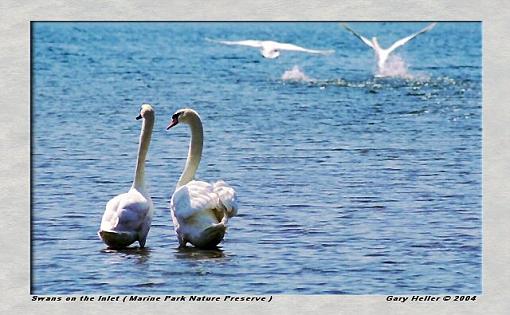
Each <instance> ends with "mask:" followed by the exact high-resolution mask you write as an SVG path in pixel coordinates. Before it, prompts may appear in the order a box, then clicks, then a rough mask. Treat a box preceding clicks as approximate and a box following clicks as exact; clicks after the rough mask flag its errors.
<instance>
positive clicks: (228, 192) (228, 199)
mask: <svg viewBox="0 0 510 315" xmlns="http://www.w3.org/2000/svg"><path fill="white" fill-rule="evenodd" d="M213 190H214V192H215V193H216V194H217V195H218V198H219V201H220V202H221V204H222V205H223V207H224V208H225V211H226V213H227V216H228V217H229V218H231V217H233V216H235V215H237V209H238V205H237V194H236V191H235V190H234V188H232V187H230V186H229V185H228V184H227V183H225V182H224V181H222V180H220V181H217V182H216V183H214V185H213Z"/></svg>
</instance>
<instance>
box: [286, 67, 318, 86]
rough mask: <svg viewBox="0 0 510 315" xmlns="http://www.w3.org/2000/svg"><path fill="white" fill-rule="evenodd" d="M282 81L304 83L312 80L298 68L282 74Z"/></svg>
mask: <svg viewBox="0 0 510 315" xmlns="http://www.w3.org/2000/svg"><path fill="white" fill-rule="evenodd" d="M282 80H283V81H295V82H298V81H304V82H310V81H312V79H311V78H310V77H309V76H307V75H306V74H305V73H304V72H303V71H302V70H301V69H300V68H299V67H298V66H294V67H292V69H291V70H287V71H285V72H284V73H283V74H282Z"/></svg>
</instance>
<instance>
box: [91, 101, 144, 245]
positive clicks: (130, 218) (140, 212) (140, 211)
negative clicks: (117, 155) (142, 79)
mask: <svg viewBox="0 0 510 315" xmlns="http://www.w3.org/2000/svg"><path fill="white" fill-rule="evenodd" d="M141 118H143V124H142V131H141V134H140V144H139V147H138V158H137V161H136V170H135V179H134V181H133V185H132V186H131V189H130V190H129V191H128V192H127V193H125V194H120V195H118V196H116V197H114V198H113V199H111V200H110V201H108V203H107V204H106V210H105V212H104V214H103V219H102V220H101V228H100V229H99V231H98V234H99V237H100V238H101V239H102V240H103V242H104V243H105V244H106V245H108V247H110V248H114V249H117V248H123V247H126V246H129V245H131V244H132V243H134V242H135V241H138V243H139V244H140V247H144V246H145V241H146V239H147V233H149V229H150V227H151V221H152V214H153V212H154V206H153V204H152V200H151V198H150V196H149V195H148V194H147V191H146V189H145V184H144V173H145V157H146V156H147V151H148V149H149V143H150V141H151V134H152V128H153V126H154V110H153V109H152V107H151V106H150V105H148V104H143V105H142V108H141V110H140V115H138V117H136V119H137V120H139V119H141Z"/></svg>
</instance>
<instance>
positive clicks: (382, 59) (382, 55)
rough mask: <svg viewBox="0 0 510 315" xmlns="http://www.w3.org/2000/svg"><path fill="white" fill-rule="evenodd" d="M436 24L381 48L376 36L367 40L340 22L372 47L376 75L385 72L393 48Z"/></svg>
mask: <svg viewBox="0 0 510 315" xmlns="http://www.w3.org/2000/svg"><path fill="white" fill-rule="evenodd" d="M436 24H437V23H435V22H434V23H431V24H429V25H428V26H427V27H425V28H423V29H421V30H420V31H418V32H416V33H414V34H411V35H409V36H407V37H404V38H402V39H399V40H397V41H396V42H394V43H393V45H391V46H390V47H389V48H382V47H381V46H379V42H378V41H377V38H376V37H372V39H371V40H369V39H367V38H366V37H363V36H361V35H360V34H358V33H357V32H355V31H354V30H353V29H352V28H350V27H349V26H347V24H345V23H342V26H343V27H345V29H346V30H348V31H349V32H351V33H352V34H353V35H354V36H356V37H357V38H359V39H360V40H361V41H362V42H363V43H365V44H366V45H367V46H369V47H370V48H372V49H373V50H374V53H375V57H376V59H377V75H378V76H384V73H385V71H384V69H385V68H384V66H385V64H386V61H388V57H389V56H390V54H391V53H392V52H393V51H394V50H395V49H397V48H399V47H401V46H403V45H405V44H406V43H407V42H409V41H410V40H411V39H413V38H415V37H416V36H418V35H420V34H423V33H425V32H428V31H430V30H431V29H432V28H434V26H436Z"/></svg>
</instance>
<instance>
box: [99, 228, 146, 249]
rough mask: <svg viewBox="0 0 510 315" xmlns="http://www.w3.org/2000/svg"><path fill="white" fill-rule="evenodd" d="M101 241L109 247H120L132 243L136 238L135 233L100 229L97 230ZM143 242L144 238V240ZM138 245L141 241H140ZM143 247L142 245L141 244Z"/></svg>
mask: <svg viewBox="0 0 510 315" xmlns="http://www.w3.org/2000/svg"><path fill="white" fill-rule="evenodd" d="M97 234H98V235H99V237H100V238H101V239H102V240H103V242H104V243H105V244H106V245H108V247H109V248H111V249H120V248H124V247H127V246H129V245H131V244H133V243H134V242H135V241H136V240H137V239H138V237H137V235H136V233H132V232H116V231H106V230H100V231H99V232H97ZM144 243H145V240H144ZM140 246H142V245H141V243H140ZM142 247H143V246H142Z"/></svg>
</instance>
